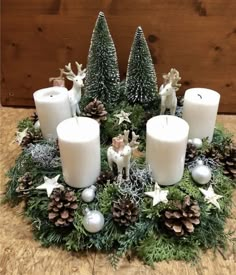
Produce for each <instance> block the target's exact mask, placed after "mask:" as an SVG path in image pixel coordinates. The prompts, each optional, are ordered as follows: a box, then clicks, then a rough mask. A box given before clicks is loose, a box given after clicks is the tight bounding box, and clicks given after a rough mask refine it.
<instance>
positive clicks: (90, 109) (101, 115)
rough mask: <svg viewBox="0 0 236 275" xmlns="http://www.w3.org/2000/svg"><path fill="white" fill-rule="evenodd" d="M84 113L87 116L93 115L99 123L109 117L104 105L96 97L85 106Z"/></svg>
mask: <svg viewBox="0 0 236 275" xmlns="http://www.w3.org/2000/svg"><path fill="white" fill-rule="evenodd" d="M84 113H85V115H86V116H87V117H91V118H93V119H95V120H97V122H99V123H100V122H101V121H104V120H106V119H107V111H106V110H105V107H104V105H103V104H102V102H101V101H99V100H97V99H96V98H95V99H94V100H93V101H91V102H90V103H89V104H88V105H87V106H86V107H85V108H84Z"/></svg>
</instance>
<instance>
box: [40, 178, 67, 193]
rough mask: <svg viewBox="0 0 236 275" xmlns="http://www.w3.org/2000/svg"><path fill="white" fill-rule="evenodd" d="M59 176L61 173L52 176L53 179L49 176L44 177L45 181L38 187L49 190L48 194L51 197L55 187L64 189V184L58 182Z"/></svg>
mask: <svg viewBox="0 0 236 275" xmlns="http://www.w3.org/2000/svg"><path fill="white" fill-rule="evenodd" d="M59 177H60V175H57V176H56V177H55V178H52V179H49V178H48V177H43V178H44V183H43V184H41V185H39V186H37V187H36V189H40V190H43V189H45V190H47V195H48V197H50V196H51V194H52V191H53V189H55V188H61V189H64V186H63V185H62V184H60V183H58V182H57V181H58V179H59Z"/></svg>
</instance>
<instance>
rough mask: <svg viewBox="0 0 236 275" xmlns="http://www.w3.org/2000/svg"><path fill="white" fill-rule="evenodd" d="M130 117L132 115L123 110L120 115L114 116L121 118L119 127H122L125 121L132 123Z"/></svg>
mask: <svg viewBox="0 0 236 275" xmlns="http://www.w3.org/2000/svg"><path fill="white" fill-rule="evenodd" d="M130 115H131V113H126V112H124V111H123V110H122V111H121V112H120V113H119V114H117V115H114V116H115V117H117V118H119V125H120V124H121V123H122V122H124V121H126V122H129V123H131V121H130V119H129V116H130Z"/></svg>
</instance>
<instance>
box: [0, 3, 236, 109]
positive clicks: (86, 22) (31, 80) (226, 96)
mask: <svg viewBox="0 0 236 275" xmlns="http://www.w3.org/2000/svg"><path fill="white" fill-rule="evenodd" d="M100 10H102V11H104V12H105V15H106V17H107V20H108V23H109V26H110V31H111V33H112V36H113V38H114V41H115V44H116V47H117V53H118V58H119V64H120V73H121V76H122V77H124V76H125V73H126V68H127V60H128V55H129V51H130V47H131V43H132V40H133V36H134V32H135V30H136V28H137V26H139V25H141V26H142V27H143V30H144V33H145V36H146V38H147V41H148V44H149V47H150V50H151V53H152V56H153V61H154V63H155V68H156V71H157V74H158V83H159V85H160V84H161V81H162V80H161V79H162V77H161V75H162V74H163V73H165V72H167V71H169V69H170V68H171V67H175V68H177V69H178V70H179V71H180V72H181V76H182V84H183V85H182V88H181V91H180V94H183V93H184V91H185V90H186V89H187V88H190V87H207V88H212V89H215V90H217V91H219V92H220V93H221V96H222V98H221V104H220V112H225V113H236V93H235V89H236V80H235V79H236V78H235V75H236V1H234V0H227V1H225V0H202V1H200V0H178V1H176V0H158V1H157V0H129V1H128V0H99V1H93V0H70V1H66V0H34V1H29V0H21V1H18V0H8V1H4V3H3V4H2V51H1V55H2V63H1V65H2V79H1V87H2V104H3V105H8V106H19V105H22V106H32V105H33V100H32V93H33V92H34V91H35V90H37V89H39V88H42V87H47V86H48V85H49V83H48V78H49V77H50V76H55V75H57V74H58V68H59V67H63V66H64V64H66V63H68V62H69V61H71V62H74V61H75V60H79V62H82V63H83V64H86V60H87V54H88V48H89V43H90V38H91V34H92V30H93V27H94V23H95V20H96V17H97V15H98V12H99V11H100ZM67 85H68V86H70V83H67Z"/></svg>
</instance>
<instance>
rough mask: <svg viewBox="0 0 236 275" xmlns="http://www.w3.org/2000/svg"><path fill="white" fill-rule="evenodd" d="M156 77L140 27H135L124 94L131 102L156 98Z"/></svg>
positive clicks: (143, 102)
mask: <svg viewBox="0 0 236 275" xmlns="http://www.w3.org/2000/svg"><path fill="white" fill-rule="evenodd" d="M157 92H158V89H157V79H156V73H155V68H154V66H153V63H152V58H151V54H150V51H149V48H148V45H147V42H146V40H145V37H144V34H143V31H142V28H141V27H138V28H137V31H136V33H135V37H134V41H133V45H132V48H131V51H130V56H129V62H128V68H127V78H126V94H127V97H128V101H129V103H131V104H134V103H140V104H148V103H150V102H153V101H154V100H155V99H156V98H157Z"/></svg>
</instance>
